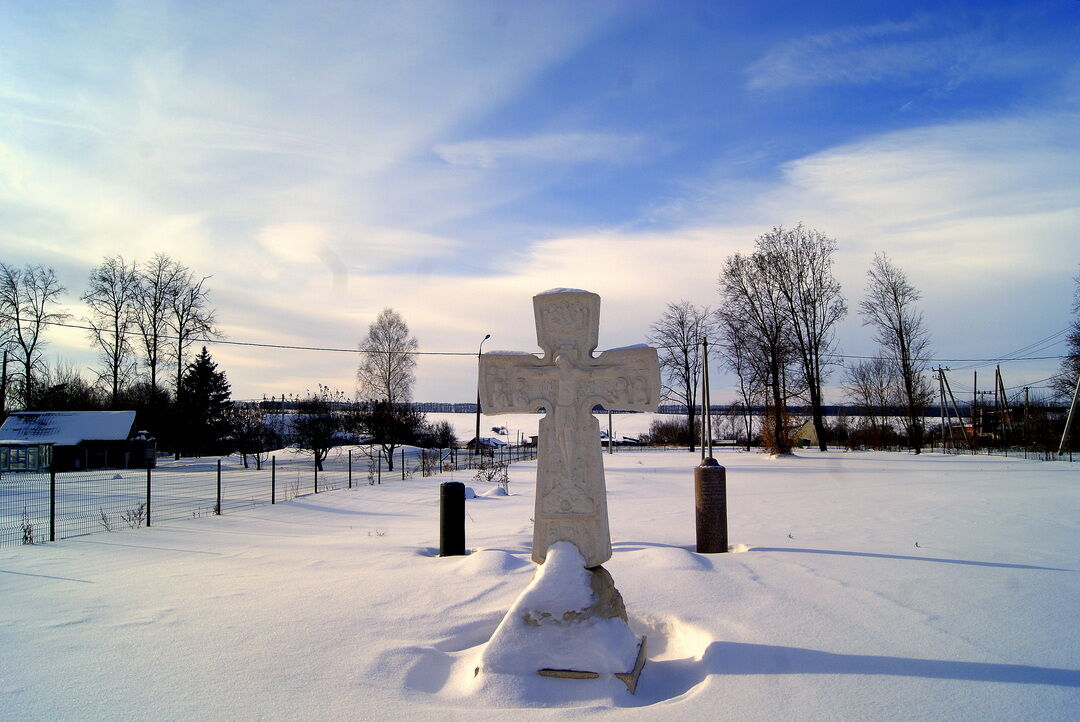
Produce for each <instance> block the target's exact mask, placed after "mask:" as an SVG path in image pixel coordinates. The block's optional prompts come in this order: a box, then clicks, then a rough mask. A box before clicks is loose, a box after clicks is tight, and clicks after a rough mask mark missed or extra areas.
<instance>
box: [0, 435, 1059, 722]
mask: <svg viewBox="0 0 1080 722" xmlns="http://www.w3.org/2000/svg"><path fill="white" fill-rule="evenodd" d="M616 418H618V417H616ZM603 458H604V463H605V465H606V467H607V483H608V488H609V507H610V514H611V529H612V538H613V547H614V550H615V553H614V556H613V558H612V559H611V560H610V561H609V562H608V563H607V564H605V567H606V568H607V569H608V570H609V571H610V572H611V574H612V576H613V577H614V580H615V583H616V586H617V587H618V588H619V590H620V592H621V593H622V595H623V598H624V599H625V601H626V606H627V611H628V613H629V615H630V620H631V628H632V630H633V631H634V632H635V634H639V635H640V634H646V635H647V636H648V638H649V662H648V664H646V666H645V669H644V671H643V672H642V675H641V680H640V683H639V686H638V690H637V694H636V695H630V694H629V693H628V692H627V691H626V689H625V687H623V685H622V684H621V683H618V682H615V683H614V684H599V683H598V682H602V681H604V680H596V681H579V680H564V679H549V678H543V677H539V676H526V677H511V676H507V675H484V674H481V675H479V676H476V677H474V675H473V672H474V669H475V666H476V659H477V658H478V657H479V655H480V654H481V652H482V650H483V645H484V643H485V642H486V641H487V640H488V639H489V638H490V637H491V635H492V632H493V631H494V630H495V628H496V627H497V625H498V624H499V622H500V620H501V619H502V618H503V616H504V614H505V613H506V611H507V610H508V609H509V608H510V606H511V605H512V604H513V603H514V600H515V599H517V597H518V596H519V595H520V594H521V592H522V590H523V589H525V588H526V586H527V585H528V584H529V580H530V578H531V576H532V573H533V570H534V568H535V567H534V565H533V564H532V563H531V562H530V561H529V544H530V540H531V534H532V524H531V522H530V517H531V515H532V511H533V497H532V476H533V474H535V463H534V462H529V463H519V464H514V465H512V466H511V470H510V496H505V497H478V498H476V499H473V500H469V501H468V502H467V504H466V512H467V521H466V523H467V534H468V538H467V543H468V545H469V547H470V549H471V550H472V553H471V554H469V555H468V556H464V557H446V558H440V557H439V556H438V552H437V548H436V547H437V544H438V535H439V529H438V507H439V494H438V484H439V483H440V482H442V481H449V480H457V481H465V482H469V481H470V479H471V476H470V475H469V474H468V473H467V472H456V478H454V476H453V475H451V474H449V473H447V474H443V475H441V476H439V477H433V478H428V479H419V478H414V479H411V480H409V481H400V480H396V481H393V482H392V483H391V482H389V481H388V480H387V479H385V478H384V483H383V484H382V485H381V486H368V485H366V484H364V485H360V486H359V487H357V488H354V489H352V490H345V489H342V490H338V491H333V492H329V493H322V494H319V495H318V496H306V497H298V498H296V499H294V500H292V501H290V502H288V503H282V504H277V505H274V506H268V505H264V506H258V507H253V508H251V510H250V511H244V512H241V513H235V514H226V515H224V516H220V517H214V516H206V517H200V518H196V519H186V520H180V521H173V522H163V523H161V524H156V523H155V525H154V526H153V527H152V528H150V529H139V530H134V531H131V530H125V531H118V532H113V533H110V534H105V533H101V534H94V535H89V536H85V537H79V538H74V539H67V540H64V541H62V542H59V543H56V544H42V545H34V546H22V547H4V548H3V549H0V599H2V606H0V671H2V673H0V719H20V720H26V719H30V720H35V719H37V720H45V719H49V720H52V719H80V720H85V719H102V718H108V719H146V718H148V717H154V718H165V719H181V718H182V719H256V718H258V719H298V718H304V719H314V720H322V719H402V718H408V719H432V720H434V719H440V720H442V719H475V718H478V717H479V718H481V719H491V718H496V719H515V718H519V717H520V716H521V715H522V708H527V707H533V708H541V709H537V710H534V711H533V713H532V715H531V716H534V717H538V718H556V717H559V718H561V717H564V716H566V715H567V714H573V715H574V716H590V717H591V716H597V717H614V716H617V717H618V718H619V719H622V718H624V717H631V716H633V717H637V718H643V719H657V720H660V719H664V720H666V719H673V718H678V719H733V720H747V719H778V718H783V719H796V720H798V719H868V718H869V719H886V718H887V719H980V720H982V719H997V720H1006V719H1051V720H1052V719H1070V718H1071V719H1075V718H1076V710H1077V709H1080V625H1078V624H1077V623H1076V620H1077V618H1078V612H1080V601H1078V600H1080V571H1078V570H1080V483H1078V482H1080V464H1068V463H1066V462H1049V463H1043V462H1035V461H1024V460H1017V459H1001V458H996V457H994V458H988V457H967V456H958V457H951V456H941V455H934V454H924V455H922V456H921V457H917V456H911V455H907V454H885V453H870V452H866V453H841V452H827V453H818V452H805V453H800V454H798V455H796V456H793V457H788V458H782V459H769V458H767V457H765V456H763V455H760V454H751V453H741V452H736V451H734V450H723V451H718V452H717V458H718V460H719V461H720V463H721V464H723V465H725V466H726V467H727V468H728V503H729V515H730V530H731V534H730V541H731V543H732V545H733V546H735V545H743V548H746V549H747V550H746V551H744V552H743V553H739V554H719V555H699V554H696V553H695V552H694V551H693V548H694V546H693V545H694V538H693V534H694V532H693V529H694V521H693V481H692V474H691V468H692V466H693V465H694V464H696V463H697V459H698V457H697V456H696V455H692V454H688V453H684V452H666V453H665V452H656V451H648V452H642V451H634V452H621V453H618V454H615V455H613V456H609V455H607V454H605V455H604V457H603ZM916 545H917V546H916ZM566 708H569V709H566Z"/></svg>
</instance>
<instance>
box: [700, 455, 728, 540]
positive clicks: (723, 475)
mask: <svg viewBox="0 0 1080 722" xmlns="http://www.w3.org/2000/svg"><path fill="white" fill-rule="evenodd" d="M694 507H695V509H696V511H697V550H698V553H699V554H719V553H721V552H726V551H727V550H728V528H727V470H726V469H725V468H724V467H722V466H720V464H718V463H716V459H714V458H712V457H709V458H707V459H705V460H704V461H702V462H701V465H700V466H695V467H694Z"/></svg>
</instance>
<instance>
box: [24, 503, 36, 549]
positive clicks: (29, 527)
mask: <svg viewBox="0 0 1080 722" xmlns="http://www.w3.org/2000/svg"><path fill="white" fill-rule="evenodd" d="M22 543H23V544H33V543H34V523H33V522H32V521H30V513H29V512H28V511H27V510H26V508H25V507H24V508H23V513H22Z"/></svg>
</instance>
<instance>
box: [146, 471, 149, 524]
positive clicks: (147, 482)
mask: <svg viewBox="0 0 1080 722" xmlns="http://www.w3.org/2000/svg"><path fill="white" fill-rule="evenodd" d="M146 526H150V467H149V466H148V467H146Z"/></svg>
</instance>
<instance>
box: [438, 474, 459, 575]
mask: <svg viewBox="0 0 1080 722" xmlns="http://www.w3.org/2000/svg"><path fill="white" fill-rule="evenodd" d="M464 554H465V485H464V484H462V483H461V482H460V481H444V482H443V483H442V484H439V556H441V557H453V556H462V555H464Z"/></svg>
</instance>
